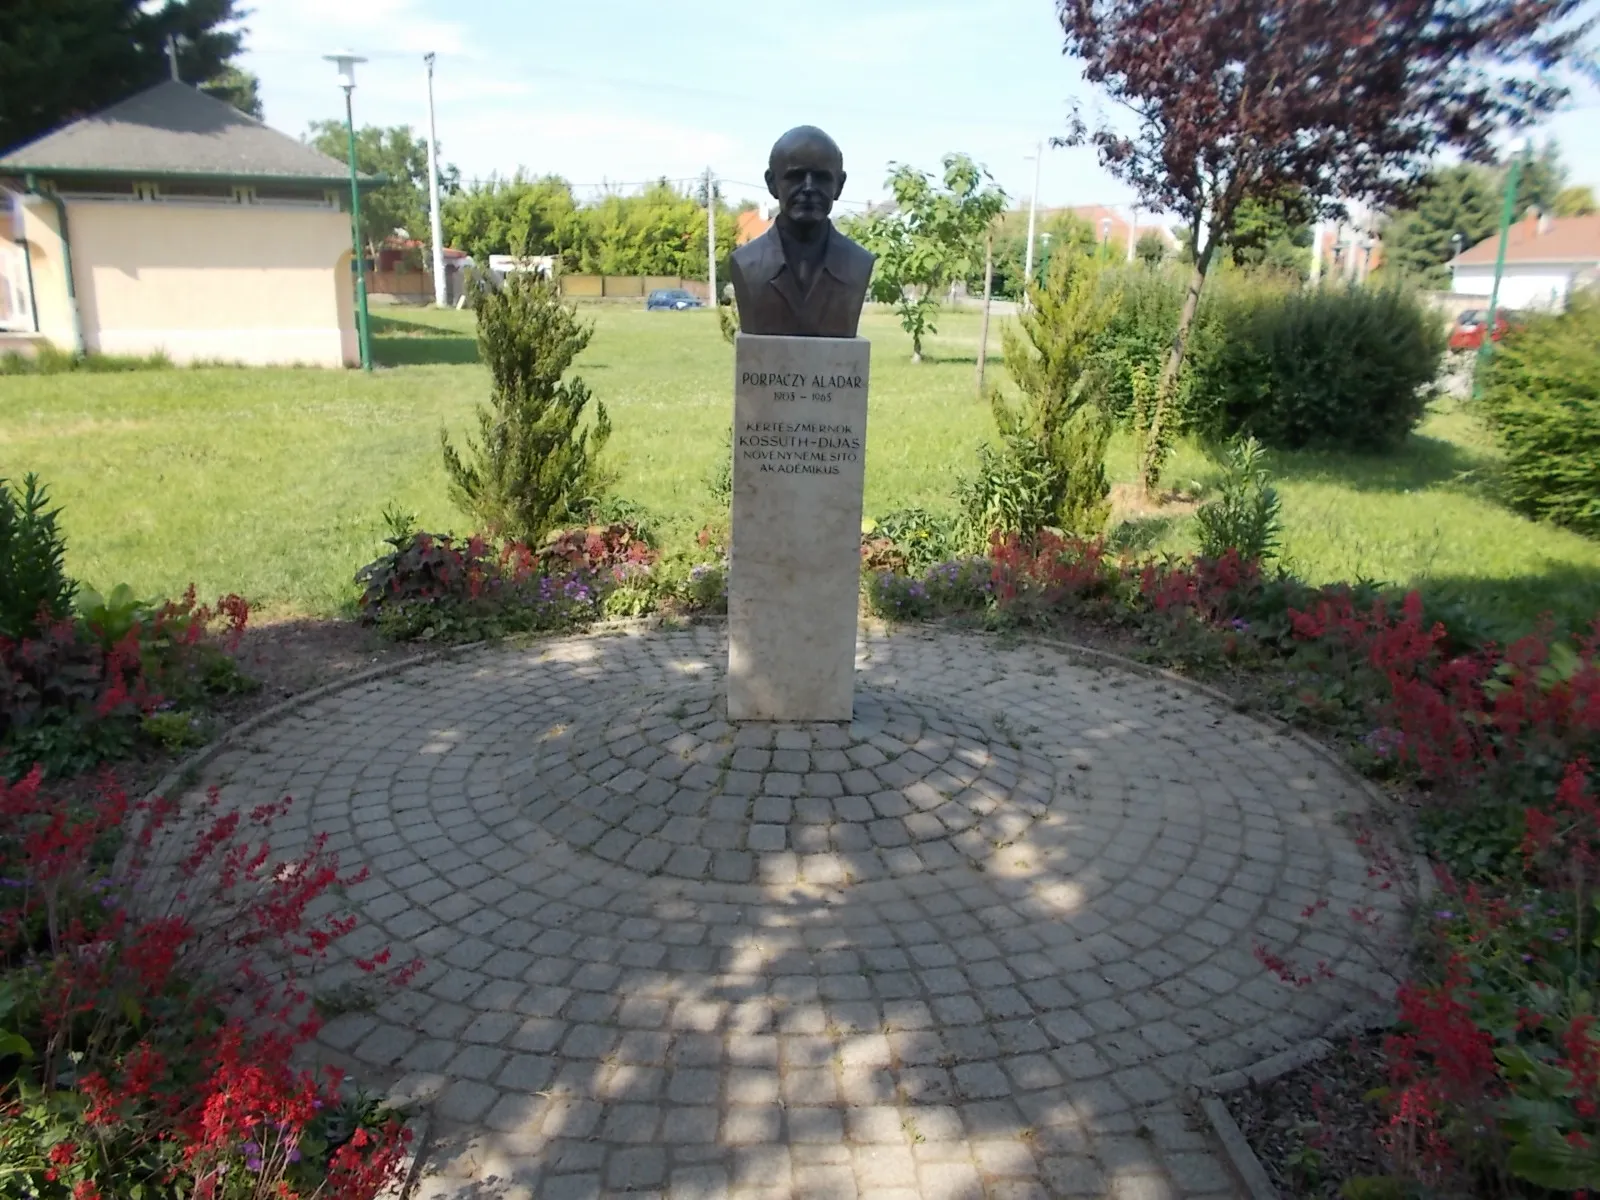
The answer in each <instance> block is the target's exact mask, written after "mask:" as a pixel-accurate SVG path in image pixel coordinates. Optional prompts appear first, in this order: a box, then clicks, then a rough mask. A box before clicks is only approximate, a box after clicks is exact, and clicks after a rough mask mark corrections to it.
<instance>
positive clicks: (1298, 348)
mask: <svg viewBox="0 0 1600 1200" xmlns="http://www.w3.org/2000/svg"><path fill="white" fill-rule="evenodd" d="M1215 321H1216V327H1215V330H1214V332H1213V333H1212V336H1210V337H1209V338H1208V339H1207V343H1208V344H1207V345H1206V346H1204V347H1203V348H1197V349H1199V353H1197V355H1196V359H1195V362H1194V381H1193V389H1192V392H1191V395H1190V412H1189V423H1190V425H1191V427H1192V428H1193V429H1195V431H1196V432H1198V433H1200V434H1201V435H1202V436H1205V437H1209V438H1213V439H1215V440H1217V441H1226V440H1231V439H1233V438H1236V437H1255V438H1257V439H1259V440H1260V441H1261V442H1263V443H1264V444H1266V445H1268V446H1271V447H1273V448H1275V449H1281V450H1301V449H1308V448H1315V449H1330V450H1356V451H1374V450H1391V449H1394V448H1395V447H1397V446H1398V445H1399V444H1400V443H1401V442H1403V441H1404V440H1405V438H1406V435H1407V434H1409V433H1410V432H1411V430H1412V429H1413V428H1415V426H1416V424H1417V422H1418V421H1420V420H1421V419H1422V416H1423V413H1424V411H1425V410H1426V408H1427V405H1428V400H1429V399H1430V397H1431V395H1432V384H1433V382H1434V380H1435V378H1436V377H1437V376H1438V373H1439V363H1440V360H1441V359H1442V358H1443V355H1444V350H1445V340H1446V339H1445V331H1444V324H1443V322H1442V321H1441V320H1440V319H1439V317H1438V316H1437V315H1436V314H1434V313H1433V312H1431V311H1429V310H1428V309H1427V308H1426V307H1425V306H1424V305H1423V304H1422V302H1421V301H1420V300H1418V299H1417V297H1416V296H1414V295H1412V294H1411V293H1409V292H1406V291H1403V290H1401V289H1398V288H1383V289H1373V288H1359V287H1348V288H1331V287H1330V288H1318V289H1314V290H1309V291H1306V290H1301V289H1299V288H1286V287H1284V286H1282V285H1277V286H1273V285H1268V284H1258V285H1256V286H1250V287H1238V288H1233V289H1229V290H1228V291H1225V292H1224V293H1223V294H1222V295H1221V296H1219V297H1218V300H1217V311H1216V314H1215Z"/></svg>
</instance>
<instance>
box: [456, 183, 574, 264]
mask: <svg viewBox="0 0 1600 1200" xmlns="http://www.w3.org/2000/svg"><path fill="white" fill-rule="evenodd" d="M443 222H444V233H445V240H446V241H448V242H449V243H450V244H451V245H452V246H454V247H456V248H457V249H458V250H465V251H466V252H467V253H468V254H470V255H472V257H473V258H474V259H476V260H477V261H478V262H480V263H481V262H484V261H485V260H487V258H488V257H489V255H491V254H515V255H517V256H519V257H529V258H532V257H542V256H544V255H553V256H556V257H559V258H560V259H561V260H562V265H563V266H564V267H567V268H569V269H573V270H576V269H577V265H578V259H577V255H578V247H579V246H580V245H581V244H582V241H583V237H582V232H581V230H580V229H579V224H580V217H579V213H578V204H577V201H576V200H575V199H574V198H573V195H572V188H571V186H570V185H569V184H568V183H567V181H566V180H565V179H562V178H561V177H560V176H558V175H544V176H541V177H539V178H537V179H530V178H528V177H527V176H525V175H523V173H522V172H521V171H520V170H519V171H518V172H516V173H515V174H514V175H512V176H511V177H510V178H509V179H501V178H499V177H498V176H490V178H488V179H487V180H484V181H482V182H480V183H477V184H474V185H473V186H471V187H467V188H463V189H462V190H460V191H458V192H457V193H456V194H455V195H453V196H451V197H450V199H448V200H447V201H445V204H444V214H443Z"/></svg>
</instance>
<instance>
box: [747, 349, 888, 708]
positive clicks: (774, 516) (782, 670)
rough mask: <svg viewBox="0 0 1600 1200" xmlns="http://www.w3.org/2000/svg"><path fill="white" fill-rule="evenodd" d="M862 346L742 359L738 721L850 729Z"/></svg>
mask: <svg viewBox="0 0 1600 1200" xmlns="http://www.w3.org/2000/svg"><path fill="white" fill-rule="evenodd" d="M870 357H871V345H870V344H869V343H868V342H867V341H866V339H864V338H809V337H762V336H757V335H754V334H743V333H741V334H740V335H739V337H738V341H737V343H736V346H735V352H734V402H733V541H732V546H731V548H730V557H731V560H732V561H731V565H730V570H729V577H728V715H729V717H731V718H732V719H734V720H737V721H752V720H756V721H761V720H765V721H848V720H850V716H851V700H852V693H853V689H854V681H855V661H856V614H857V610H858V604H859V599H858V598H859V594H860V581H861V487H862V482H863V480H864V478H865V467H866V444H867V368H868V364H869V360H870Z"/></svg>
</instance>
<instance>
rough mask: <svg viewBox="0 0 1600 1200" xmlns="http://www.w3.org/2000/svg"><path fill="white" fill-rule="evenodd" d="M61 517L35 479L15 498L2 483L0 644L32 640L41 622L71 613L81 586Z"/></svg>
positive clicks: (0, 480)
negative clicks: (70, 569) (71, 568)
mask: <svg viewBox="0 0 1600 1200" xmlns="http://www.w3.org/2000/svg"><path fill="white" fill-rule="evenodd" d="M60 515H61V510H60V509H57V508H51V507H50V496H49V493H48V492H47V491H46V489H45V486H44V485H43V484H42V483H40V482H39V477H38V476H37V475H28V476H26V477H25V478H24V479H23V481H22V487H21V488H19V489H16V491H15V492H13V490H12V488H11V487H10V486H8V485H7V483H6V481H5V480H4V479H3V478H0V638H5V639H8V640H10V641H13V642H15V641H21V640H22V639H23V638H26V637H32V636H33V635H34V634H36V633H37V632H38V630H39V622H40V618H41V617H44V618H45V619H47V620H51V619H59V618H61V617H65V616H67V615H68V614H69V613H70V612H71V611H72V597H73V593H74V592H75V591H76V590H77V584H76V583H74V582H73V581H72V579H71V578H69V577H68V575H67V568H66V555H67V539H66V535H65V534H63V533H62V532H61V531H60V530H59V529H58V528H56V518H57V517H58V516H60Z"/></svg>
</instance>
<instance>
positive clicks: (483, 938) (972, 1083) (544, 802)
mask: <svg viewBox="0 0 1600 1200" xmlns="http://www.w3.org/2000/svg"><path fill="white" fill-rule="evenodd" d="M863 639H864V642H863V653H862V657H861V659H860V667H859V672H858V686H857V691H856V707H855V716H854V719H853V721H852V722H850V723H848V724H838V725H833V724H824V725H813V726H808V725H801V724H784V725H776V726H773V725H763V724H749V725H734V724H733V723H730V722H727V721H726V719H725V716H724V714H723V713H722V712H721V710H720V708H719V705H720V699H719V697H720V689H721V682H720V673H721V671H722V669H723V664H724V663H725V662H726V653H727V651H726V642H725V640H724V634H723V632H722V631H720V630H719V629H718V628H717V627H715V626H696V627H690V628H686V629H681V630H672V631H669V630H658V631H653V632H649V633H637V634H635V633H629V634H626V635H623V636H615V637H611V636H608V637H589V636H584V635H575V636H568V637H555V638H550V639H546V640H542V641H539V642H536V643H532V644H530V645H528V646H525V647H512V646H497V647H491V648H485V649H483V650H479V651H473V652H467V653H465V654H463V655H461V656H458V657H454V658H448V659H442V660H437V661H435V662H433V663H430V664H428V665H427V666H426V667H420V668H411V669H408V670H403V671H401V672H399V673H396V674H392V675H382V676H378V677H375V678H373V679H369V680H367V681H365V682H364V683H362V684H360V685H358V686H356V687H352V688H347V689H345V690H342V691H336V692H333V693H330V694H328V695H326V696H324V697H322V698H321V699H319V700H317V701H315V702H314V704H313V706H312V707H309V708H303V709H301V710H297V711H296V710H291V711H290V712H289V713H288V714H286V715H285V716H283V717H280V718H278V719H277V721H276V722H273V723H269V724H268V725H266V726H263V727H262V728H260V729H258V730H257V731H256V732H255V733H254V734H253V735H252V737H253V739H255V742H253V743H252V744H251V745H243V744H241V745H239V746H236V747H233V748H231V749H230V750H229V751H228V752H227V754H226V755H225V756H224V757H222V758H219V759H218V760H216V761H214V762H213V763H212V764H211V765H210V766H208V767H207V768H206V769H205V771H206V773H207V778H206V779H205V780H203V781H202V782H211V781H216V782H224V780H223V778H222V772H226V773H227V780H226V782H227V785H228V786H227V788H226V789H225V803H227V804H230V805H239V806H243V807H248V806H251V805H254V804H260V803H267V802H271V801H273V800H276V799H278V798H280V796H281V795H282V794H284V793H285V792H287V793H292V794H294V795H295V796H296V798H297V799H299V800H303V801H304V802H305V807H304V809H303V811H304V812H305V813H306V814H307V816H306V819H305V821H304V823H303V824H293V825H291V824H285V825H284V826H282V827H281V828H280V834H279V836H278V837H277V838H275V840H274V846H275V848H281V849H282V850H284V851H285V852H290V853H292V852H294V851H295V850H296V842H297V839H299V840H303V839H305V838H307V837H309V836H310V834H311V833H312V832H317V831H321V830H323V829H326V831H327V832H328V833H329V834H330V835H331V839H332V840H333V841H336V842H337V844H338V846H339V847H340V850H341V854H342V857H343V858H344V861H345V862H346V863H347V864H349V865H365V866H367V867H368V868H369V869H370V870H371V871H372V872H373V874H372V876H371V878H370V879H369V881H368V882H366V883H363V884H361V885H357V886H356V887H354V888H352V889H351V891H350V894H349V898H348V903H349V905H350V906H351V908H352V911H355V912H356V913H357V914H358V916H360V917H362V918H364V923H365V924H366V925H367V926H368V927H370V928H371V930H372V932H371V933H370V934H366V935H364V936H365V938H366V939H368V940H369V941H370V945H368V942H367V941H363V940H362V936H363V935H357V936H356V937H355V938H353V939H351V940H349V945H350V946H351V947H352V950H351V952H352V953H362V954H367V953H372V952H374V951H375V950H376V949H377V948H378V946H380V945H381V944H383V943H384V942H385V941H387V940H394V941H395V942H396V943H397V944H398V945H403V946H404V947H405V948H406V952H407V953H416V954H418V955H420V956H422V958H423V959H424V960H425V961H426V963H427V964H428V966H427V967H426V968H425V971H424V973H423V974H422V975H421V976H419V977H418V979H417V980H416V981H415V982H414V983H413V984H411V985H410V986H409V987H408V988H407V989H405V990H403V991H402V992H401V993H399V994H398V995H396V996H395V997H391V998H386V999H385V1000H384V1001H383V1002H382V1003H381V1004H380V1005H379V1007H378V1008H377V1009H376V1010H374V1011H373V1012H372V1013H350V1014H346V1015H345V1016H343V1017H340V1018H337V1019H335V1020H333V1021H330V1022H329V1024H328V1026H327V1028H326V1029H325V1031H324V1035H323V1044H325V1045H326V1046H328V1047H329V1049H330V1050H334V1051H344V1052H349V1053H353V1054H354V1055H355V1057H357V1059H358V1060H360V1061H363V1062H367V1063H370V1064H372V1065H374V1066H379V1067H390V1066H398V1067H399V1068H400V1069H401V1070H404V1071H408V1072H410V1073H411V1074H410V1075H409V1076H408V1078H410V1079H412V1080H413V1081H421V1082H419V1083H417V1086H419V1087H422V1088H423V1089H424V1090H425V1091H426V1093H427V1094H428V1095H429V1096H430V1097H434V1098H435V1100H434V1103H435V1104H436V1112H437V1113H438V1115H439V1116H440V1118H441V1120H443V1121H445V1122H447V1123H455V1124H460V1125H461V1126H462V1127H463V1128H464V1129H465V1130H466V1131H472V1130H476V1131H477V1132H478V1133H480V1134H485V1135H487V1134H492V1135H493V1136H494V1137H499V1138H501V1139H503V1146H502V1147H501V1149H500V1150H498V1151H497V1152H496V1155H493V1156H491V1155H484V1156H483V1161H482V1162H481V1163H479V1165H478V1166H476V1167H473V1168H471V1170H473V1171H477V1172H478V1173H479V1174H480V1175H482V1176H483V1178H484V1179H485V1180H487V1178H488V1176H489V1174H490V1173H492V1171H493V1169H495V1168H494V1167H493V1166H492V1162H497V1163H499V1164H501V1166H500V1168H499V1169H502V1170H504V1171H506V1172H509V1173H510V1174H511V1175H516V1174H517V1172H519V1171H520V1172H522V1175H521V1176H519V1177H518V1178H516V1179H515V1180H513V1181H512V1183H511V1184H508V1185H506V1190H503V1191H501V1192H497V1193H496V1194H500V1195H504V1196H506V1197H507V1200H519V1198H520V1196H521V1195H522V1193H521V1192H518V1191H516V1190H515V1189H516V1188H524V1189H529V1190H530V1193H531V1189H534V1188H537V1191H538V1195H539V1197H540V1200H547V1198H548V1197H556V1196H563V1195H582V1196H598V1195H600V1194H602V1193H605V1192H617V1193H626V1194H629V1195H637V1196H645V1195H655V1194H677V1195H681V1196H705V1197H710V1196H713V1195H715V1196H722V1195H737V1196H758V1195H772V1196H774V1197H777V1196H783V1197H793V1196H853V1195H863V1196H872V1197H874V1200H902V1198H908V1197H910V1196H912V1195H914V1194H922V1195H925V1196H938V1197H940V1200H957V1198H961V1200H965V1197H967V1196H972V1197H974V1200H976V1198H977V1197H980V1196H983V1197H985V1200H997V1198H999V1197H1012V1196H1015V1197H1021V1196H1031V1195H1050V1196H1056V1195H1059V1196H1068V1197H1071V1196H1095V1195H1097V1196H1128V1197H1151V1198H1157V1197H1167V1196H1171V1197H1174V1198H1176V1197H1178V1196H1179V1195H1183V1196H1185V1197H1186V1198H1191V1200H1199V1198H1200V1197H1205V1196H1220V1195H1223V1194H1227V1193H1228V1192H1229V1191H1230V1187H1229V1185H1228V1181H1227V1178H1226V1174H1225V1172H1223V1171H1222V1169H1221V1166H1220V1163H1219V1161H1218V1160H1217V1159H1216V1158H1215V1157H1214V1155H1213V1154H1212V1153H1211V1151H1210V1149H1209V1146H1208V1143H1207V1142H1206V1141H1205V1139H1204V1137H1203V1136H1202V1135H1201V1134H1199V1133H1198V1132H1197V1131H1196V1130H1194V1129H1192V1128H1190V1127H1189V1126H1188V1125H1187V1124H1186V1123H1185V1122H1184V1120H1183V1119H1182V1117H1181V1114H1179V1113H1178V1111H1177V1109H1176V1107H1175V1101H1176V1099H1177V1098H1178V1097H1179V1096H1180V1094H1181V1089H1182V1086H1183V1084H1184V1082H1185V1081H1186V1080H1187V1079H1188V1078H1189V1076H1190V1074H1192V1072H1193V1071H1194V1070H1196V1069H1199V1068H1201V1067H1204V1068H1206V1069H1215V1067H1216V1064H1218V1063H1223V1062H1227V1063H1230V1064H1233V1065H1237V1063H1239V1062H1241V1061H1248V1060H1249V1059H1250V1058H1251V1057H1252V1056H1254V1057H1259V1056H1260V1055H1262V1054H1265V1053H1268V1052H1270V1051H1271V1050H1273V1049H1276V1048H1278V1047H1280V1046H1282V1045H1287V1044H1290V1043H1292V1042H1293V1041H1295V1040H1298V1039H1299V1038H1302V1037H1306V1036H1309V1035H1310V1034H1312V1033H1314V1032H1317V1031H1319V1030H1320V1029H1321V1028H1322V1027H1324V1026H1325V1024H1326V1023H1327V1022H1328V1021H1330V1020H1332V1019H1333V1018H1334V1017H1336V1016H1337V1015H1338V1014H1339V1011H1340V1008H1341V1006H1342V1005H1343V1004H1345V1003H1348V1002H1349V1001H1348V1000H1347V999H1346V997H1345V996H1344V995H1343V994H1339V995H1335V994H1332V993H1329V994H1327V995H1323V994H1320V993H1319V994H1314V995H1313V994H1303V993H1295V992H1294V991H1293V990H1292V989H1283V988H1281V987H1279V986H1277V985H1276V984H1275V982H1274V981H1273V980H1271V979H1270V978H1269V977H1268V976H1267V975H1266V974H1265V972H1264V970H1263V969H1262V968H1261V967H1260V965H1259V963H1257V962H1256V961H1255V959H1254V956H1253V950H1254V942H1255V941H1257V940H1264V941H1267V942H1269V943H1271V944H1272V945H1273V946H1274V947H1285V946H1289V945H1291V944H1294V943H1296V942H1301V943H1303V944H1305V945H1307V946H1311V947H1314V948H1316V949H1317V952H1318V953H1319V954H1323V955H1325V956H1327V957H1330V959H1338V958H1340V957H1342V956H1344V955H1345V954H1347V953H1348V947H1347V945H1346V942H1345V940H1343V939H1342V938H1341V937H1340V936H1339V935H1338V934H1337V933H1336V932H1335V931H1333V930H1332V929H1331V928H1330V927H1325V926H1321V925H1317V924H1316V923H1314V922H1313V921H1311V920H1310V919H1308V918H1305V917H1303V916H1302V915H1301V914H1302V910H1303V909H1304V908H1305V907H1306V906H1307V905H1309V904H1311V903H1313V902H1314V901H1315V900H1316V899H1317V898H1319V897H1321V896H1331V897H1333V898H1334V899H1336V900H1337V902H1338V903H1339V904H1340V905H1341V906H1360V905H1364V904H1372V905H1374V906H1375V907H1376V908H1377V909H1378V910H1379V911H1380V912H1382V913H1384V914H1385V917H1384V919H1385V920H1398V914H1397V913H1396V911H1395V910H1394V908H1393V906H1392V905H1391V906H1385V905H1384V904H1383V903H1382V899H1381V897H1378V896H1377V895H1376V893H1375V892H1374V888H1373V885H1372V884H1371V883H1370V882H1368V881H1367V879H1366V873H1365V864H1364V861H1363V859H1362V857H1361V854H1360V852H1359V850H1358V848H1356V847H1355V846H1354V845H1353V843H1352V842H1351V841H1350V839H1349V836H1348V834H1347V833H1346V832H1345V828H1344V825H1343V824H1342V823H1341V820H1340V816H1341V812H1342V811H1343V810H1344V809H1346V808H1349V807H1352V806H1359V805H1360V804H1361V803H1362V802H1363V801H1362V798H1361V797H1362V793H1361V791H1360V789H1359V788H1358V787H1355V786H1353V785H1350V784H1348V783H1347V782H1346V781H1345V780H1344V778H1343V777H1342V775H1341V774H1340V772H1339V771H1337V770H1336V769H1334V768H1332V767H1329V766H1325V765H1323V764H1321V763H1320V761H1319V762H1318V763H1317V764H1316V765H1315V771H1316V773H1315V774H1312V773H1311V771H1312V769H1313V768H1312V764H1311V763H1310V761H1309V760H1308V759H1307V756H1306V752H1305V751H1303V750H1302V749H1300V748H1299V746H1298V745H1297V744H1296V743H1295V742H1293V741H1292V740H1290V739H1285V738H1281V737H1279V736H1278V735H1276V734H1273V733H1269V732H1267V731H1263V730H1261V729H1259V728H1258V727H1256V726H1254V725H1253V724H1252V723H1251V722H1250V721H1249V719H1248V718H1247V717H1245V716H1243V715H1240V714H1237V713H1234V712H1232V711H1231V710H1229V709H1227V708H1226V707H1225V706H1221V705H1219V704H1218V703H1217V702H1216V701H1214V700H1212V699H1211V698H1209V697H1208V696H1206V695H1203V694H1201V693H1198V692H1193V691H1190V690H1188V689H1187V688H1185V687H1183V686H1181V685H1176V684H1173V683H1171V682H1168V681H1165V680H1159V679H1153V678H1149V677H1146V676H1144V675H1141V674H1138V673H1136V672H1132V671H1124V670H1121V669H1119V668H1117V667H1114V666H1111V665H1107V664H1100V663H1085V662H1082V661H1079V660H1077V659H1075V658H1073V657H1072V656H1071V655H1069V654H1068V653H1066V652H1064V651H1062V650H1060V649H1057V648H1055V647H1052V646H1049V645H1046V644H1044V643H1033V642H1025V643H1020V644H1018V645H1017V646H1016V647H1015V648H1009V649H1008V648H1004V647H1001V646H999V645H998V644H997V643H995V642H993V641H991V640H988V639H986V638H984V637H981V636H977V635H966V634H957V633H951V632H937V633H934V632H929V631H909V632H907V633H904V634H901V633H882V632H868V633H864V634H863ZM1001 713H1003V714H1005V718H1006V726H1005V728H1004V729H1002V728H1001V726H1000V725H999V724H998V723H997V721H996V714H1001ZM1040 731H1048V732H1047V733H1041V732H1040ZM1013 741H1015V742H1016V743H1018V744H1016V745H1013V744H1012V742H1013ZM257 744H259V747H260V748H259V749H257V748H256V745H257ZM1080 768H1087V769H1080ZM357 947H362V948H357ZM407 1086H410V1085H407ZM541 1093H543V1094H541ZM1141 1121H1142V1122H1144V1123H1145V1124H1146V1125H1147V1127H1148V1130H1149V1134H1148V1138H1141V1137H1138V1136H1136V1134H1137V1131H1138V1129H1139V1128H1140V1123H1141ZM1024 1135H1026V1136H1024ZM590 1139H598V1140H593V1141H591V1140H590ZM519 1146H520V1147H524V1148H526V1149H525V1150H518V1149H517V1147H519ZM518 1154H522V1155H523V1157H522V1158H517V1157H516V1156H517V1155H518ZM469 1160H470V1156H465V1155H463V1156H457V1161H459V1162H461V1163H466V1162H468V1161H469ZM474 1161H475V1160H474ZM517 1164H524V1165H517ZM463 1170H467V1168H465V1167H463ZM457 1178H461V1179H462V1180H463V1182H467V1180H466V1179H465V1178H464V1177H457ZM985 1189H987V1191H985ZM445 1194H447V1193H443V1192H441V1193H440V1195H441V1197H442V1196H443V1195H445Z"/></svg>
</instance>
